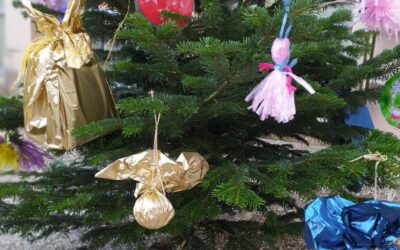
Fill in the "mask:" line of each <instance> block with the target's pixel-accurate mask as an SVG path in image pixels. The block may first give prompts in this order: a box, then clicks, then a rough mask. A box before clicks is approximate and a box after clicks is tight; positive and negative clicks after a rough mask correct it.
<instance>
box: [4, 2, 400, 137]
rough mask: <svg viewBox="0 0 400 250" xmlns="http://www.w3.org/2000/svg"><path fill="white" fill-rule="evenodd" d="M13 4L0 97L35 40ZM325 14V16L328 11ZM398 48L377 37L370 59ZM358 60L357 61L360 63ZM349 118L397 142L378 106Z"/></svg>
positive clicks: (7, 10)
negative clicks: (379, 131) (387, 50)
mask: <svg viewBox="0 0 400 250" xmlns="http://www.w3.org/2000/svg"><path fill="white" fill-rule="evenodd" d="M60 1H62V0H60ZM13 2H14V1H13V0H0V95H12V94H16V93H10V90H9V89H10V85H11V84H12V83H13V82H14V81H15V79H16V78H17V75H18V69H19V65H20V60H21V58H22V55H23V53H24V50H25V48H26V47H27V46H28V45H29V44H30V42H31V41H32V38H34V37H35V36H36V32H35V28H34V26H33V25H32V23H31V21H30V20H29V19H28V18H25V17H24V16H23V15H22V14H21V9H16V8H15V7H14V6H13ZM267 2H268V1H267ZM267 2H266V4H267ZM271 2H274V1H271ZM349 8H353V6H351V5H349ZM327 11H328V12H329V9H328V10H327ZM350 26H352V24H350ZM350 28H352V29H354V30H357V29H360V28H362V27H361V26H359V25H355V26H354V27H350ZM398 44H400V41H396V40H395V39H394V38H393V39H387V38H384V37H381V36H378V38H377V40H376V44H375V50H374V55H377V54H379V53H381V52H382V51H383V50H385V49H390V48H393V47H395V46H396V45H398ZM362 60H363V59H362V58H360V63H361V62H362ZM385 80H386V79H374V82H373V83H374V84H384V82H385ZM351 118H352V120H351V121H350V122H353V123H357V124H369V126H373V127H374V128H377V129H380V130H383V131H386V132H391V133H394V134H395V135H397V136H398V137H399V138H400V129H398V128H395V127H393V126H391V125H389V124H388V123H387V122H386V120H385V119H384V117H383V116H382V114H381V111H380V107H379V103H369V104H368V105H366V107H363V109H360V111H359V112H358V113H356V114H353V115H352V117H351Z"/></svg>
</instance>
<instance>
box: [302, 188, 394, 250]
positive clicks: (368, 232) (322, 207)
mask: <svg viewBox="0 0 400 250" xmlns="http://www.w3.org/2000/svg"><path fill="white" fill-rule="evenodd" d="M305 223H306V224H305V228H304V239H305V241H306V244H307V248H308V249H318V250H328V249H332V250H346V249H348V250H369V249H374V248H378V249H381V250H394V249H397V247H396V246H395V245H394V244H393V241H394V240H395V239H396V238H397V237H399V236H400V204H399V203H396V202H388V201H375V200H371V201H366V202H362V203H359V204H354V203H353V202H351V201H348V200H346V199H343V198H341V197H339V196H330V197H320V198H317V199H316V200H314V201H313V202H311V203H310V204H309V205H307V206H306V208H305Z"/></svg>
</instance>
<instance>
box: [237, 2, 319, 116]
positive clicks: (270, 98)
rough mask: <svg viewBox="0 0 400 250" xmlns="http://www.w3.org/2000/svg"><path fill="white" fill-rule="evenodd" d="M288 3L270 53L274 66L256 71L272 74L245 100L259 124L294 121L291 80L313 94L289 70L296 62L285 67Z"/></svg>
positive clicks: (263, 66)
mask: <svg viewBox="0 0 400 250" xmlns="http://www.w3.org/2000/svg"><path fill="white" fill-rule="evenodd" d="M289 2H290V1H289V0H285V16H284V19H283V22H282V27H281V30H280V33H279V37H278V38H277V39H275V41H274V43H273V45H272V49H271V54H272V60H273V61H274V64H272V63H260V64H259V71H268V70H272V72H271V73H270V74H269V75H268V76H267V77H266V78H264V80H262V82H261V83H259V84H258V85H257V86H256V87H255V88H254V89H253V91H251V93H250V94H249V95H248V96H247V97H246V99H245V100H246V101H247V102H251V106H250V107H249V109H251V110H252V111H254V112H255V113H257V114H258V115H259V116H260V119H261V120H262V121H263V120H265V119H267V118H269V117H273V118H274V119H275V120H276V121H277V122H278V123H287V122H289V121H290V120H292V119H293V118H294V115H295V114H296V105H295V100H294V94H295V91H296V87H294V86H293V85H292V81H293V79H294V80H295V81H296V82H297V83H299V84H300V85H302V86H303V87H304V88H305V89H306V90H307V91H308V92H310V93H311V94H314V93H315V91H314V89H313V88H312V87H311V85H310V84H308V83H307V82H306V81H305V80H304V79H303V78H301V77H298V76H296V75H295V74H293V72H292V67H293V66H294V65H296V63H297V60H296V59H294V60H293V61H291V62H290V63H289V61H290V40H289V38H288V36H289V33H290V31H291V26H289V27H288V28H287V29H286V23H287V19H288V15H289Z"/></svg>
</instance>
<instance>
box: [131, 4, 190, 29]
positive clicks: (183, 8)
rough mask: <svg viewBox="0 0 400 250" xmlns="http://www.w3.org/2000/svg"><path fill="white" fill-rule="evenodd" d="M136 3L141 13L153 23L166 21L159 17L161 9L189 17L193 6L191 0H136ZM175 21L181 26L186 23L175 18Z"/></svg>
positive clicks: (158, 23) (157, 23)
mask: <svg viewBox="0 0 400 250" xmlns="http://www.w3.org/2000/svg"><path fill="white" fill-rule="evenodd" d="M137 3H138V7H139V10H140V11H141V12H142V14H143V15H144V16H145V17H146V18H147V19H148V20H149V21H150V22H152V23H153V24H155V25H160V24H162V23H163V22H166V21H168V19H166V18H163V17H161V11H163V10H166V11H170V12H175V13H178V14H180V15H182V16H189V17H190V16H192V12H193V8H194V3H193V0H137ZM176 22H177V23H178V24H179V25H181V26H185V25H186V23H185V22H184V21H182V20H176Z"/></svg>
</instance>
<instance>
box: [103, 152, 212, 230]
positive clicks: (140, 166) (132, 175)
mask: <svg viewBox="0 0 400 250" xmlns="http://www.w3.org/2000/svg"><path fill="white" fill-rule="evenodd" d="M208 169H209V166H208V163H207V161H206V160H205V158H204V157H203V156H201V155H200V154H198V153H194V152H183V153H182V154H181V155H180V156H179V157H178V159H177V160H176V161H173V160H171V159H170V158H168V157H167V156H166V155H164V154H163V153H161V152H160V151H158V150H147V151H144V152H141V153H138V154H135V155H131V156H128V157H125V158H122V159H119V160H117V161H115V162H113V163H112V164H110V165H108V166H107V167H106V168H104V169H103V170H101V171H100V172H98V173H97V174H96V177H97V178H104V179H111V180H126V179H132V180H135V181H137V184H136V190H135V197H139V198H138V199H137V200H136V203H135V206H134V208H133V214H134V216H135V218H136V221H137V222H138V224H139V225H141V226H143V227H145V228H147V229H159V228H161V227H164V226H166V225H167V224H168V223H169V222H170V221H171V219H172V218H173V217H174V215H175V211H174V208H173V207H172V205H171V203H170V202H169V200H168V199H167V197H166V196H165V194H164V193H165V192H167V193H171V192H179V191H183V190H188V189H190V188H192V187H194V186H196V185H197V184H198V183H200V182H201V180H203V178H204V176H205V174H206V173H207V171H208Z"/></svg>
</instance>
